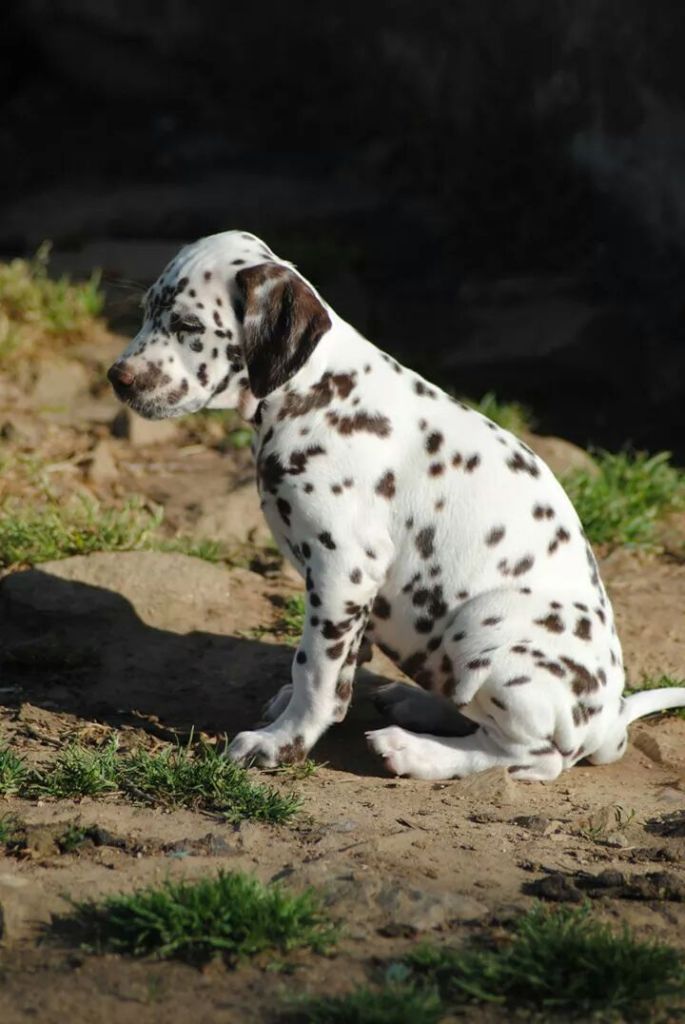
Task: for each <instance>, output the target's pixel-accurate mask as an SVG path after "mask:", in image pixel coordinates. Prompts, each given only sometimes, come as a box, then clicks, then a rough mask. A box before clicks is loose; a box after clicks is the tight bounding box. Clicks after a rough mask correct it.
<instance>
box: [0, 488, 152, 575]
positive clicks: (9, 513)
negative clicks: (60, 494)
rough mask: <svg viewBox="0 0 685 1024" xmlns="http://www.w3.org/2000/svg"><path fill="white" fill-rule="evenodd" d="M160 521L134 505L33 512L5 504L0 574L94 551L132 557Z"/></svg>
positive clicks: (86, 503) (0, 521)
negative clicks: (133, 552) (121, 552)
mask: <svg viewBox="0 0 685 1024" xmlns="http://www.w3.org/2000/svg"><path fill="white" fill-rule="evenodd" d="M161 521H162V512H161V511H156V512H150V511H148V510H147V509H145V508H144V507H143V506H142V504H141V502H140V501H137V500H135V499H134V500H131V501H129V502H127V503H126V505H125V506H124V507H123V508H121V509H112V508H102V507H101V506H100V505H99V504H98V503H97V502H95V501H91V500H90V499H85V498H75V499H74V500H72V501H71V502H69V503H68V504H67V505H60V504H59V503H58V502H57V501H56V500H51V501H49V502H48V504H47V505H44V506H42V507H38V508H36V507H34V506H27V505H21V506H18V505H15V504H13V503H10V502H7V503H5V505H4V506H3V507H2V517H1V518H0V568H8V567H10V566H18V565H36V564H38V563H40V562H49V561H51V560H53V559H58V558H68V557H69V556H71V555H86V554H90V553H91V552H92V551H130V550H133V549H136V548H140V547H142V546H144V545H146V544H149V542H150V538H151V535H152V534H153V532H154V531H155V530H156V529H157V528H158V527H159V525H160V523H161Z"/></svg>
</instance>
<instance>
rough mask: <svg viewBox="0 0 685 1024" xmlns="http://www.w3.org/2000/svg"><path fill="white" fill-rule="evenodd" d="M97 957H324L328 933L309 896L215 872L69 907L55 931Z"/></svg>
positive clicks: (191, 959)
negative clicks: (303, 952)
mask: <svg viewBox="0 0 685 1024" xmlns="http://www.w3.org/2000/svg"><path fill="white" fill-rule="evenodd" d="M58 930H60V931H62V932H63V933H66V934H69V935H71V936H72V937H74V938H78V939H79V940H80V942H81V944H83V945H85V946H86V947H87V948H90V949H91V950H94V951H95V952H98V953H104V952H114V953H124V954H128V955H130V956H145V957H154V958H156V959H169V958H177V959H181V960H185V961H187V962H189V963H192V964H203V963H206V962H208V961H209V960H211V959H213V958H215V957H218V956H220V957H223V958H224V959H226V960H227V961H228V962H229V963H235V962H236V961H239V960H242V959H244V958H246V957H251V956H255V955H256V954H258V953H262V952H264V951H267V950H268V951H278V952H281V953H286V952H288V951H289V950H292V949H295V948H297V947H303V946H305V947H308V948H309V949H312V950H315V951H317V952H324V951H325V950H326V949H328V948H329V946H330V945H331V944H332V943H333V942H334V931H333V928H332V926H331V925H330V923H329V922H328V921H327V920H326V918H325V917H324V915H323V914H322V912H321V910H320V907H319V900H318V897H317V896H316V894H315V893H314V892H312V891H307V892H304V893H301V894H299V895H294V894H290V893H288V892H286V891H285V890H283V889H282V888H281V887H280V886H278V885H267V886H265V885H262V884H261V883H260V882H258V881H257V880H256V879H254V878H250V877H249V876H247V875H244V874H237V873H228V872H223V871H221V872H219V874H218V875H217V876H216V878H204V879H201V880H200V881H198V882H173V881H166V882H165V883H163V884H162V885H161V886H158V887H154V886H151V887H149V888H145V889H140V890H139V891H137V892H134V893H132V894H130V895H117V896H111V897H109V898H108V899H105V900H104V901H103V902H101V903H94V902H85V903H77V904H75V909H74V914H73V915H71V917H70V918H67V919H66V920H63V922H62V923H61V927H60V928H59V929H58Z"/></svg>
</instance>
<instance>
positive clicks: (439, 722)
mask: <svg viewBox="0 0 685 1024" xmlns="http://www.w3.org/2000/svg"><path fill="white" fill-rule="evenodd" d="M371 699H372V700H373V703H374V704H375V705H376V707H377V708H378V710H379V711H380V712H381V714H382V715H385V716H386V717H387V718H389V719H390V721H391V722H393V723H394V724H395V725H401V726H403V728H405V729H409V730H410V731H411V732H419V733H431V734H432V735H437V736H468V735H469V734H470V733H472V732H475V731H476V729H477V728H478V726H477V725H476V723H475V722H472V721H471V720H470V719H468V718H465V717H464V716H463V715H462V714H460V712H459V711H458V710H457V708H456V707H455V705H454V702H453V701H451V700H448V698H447V697H442V696H440V695H439V694H435V693H429V692H427V691H426V690H422V689H420V687H418V686H412V685H410V684H409V683H386V684H385V685H384V686H379V687H378V689H377V690H376V691H375V693H374V694H373V695H372V698H371Z"/></svg>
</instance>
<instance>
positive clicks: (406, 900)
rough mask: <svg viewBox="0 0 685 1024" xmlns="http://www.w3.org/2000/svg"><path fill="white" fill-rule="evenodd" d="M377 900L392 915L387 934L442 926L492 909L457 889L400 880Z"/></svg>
mask: <svg viewBox="0 0 685 1024" xmlns="http://www.w3.org/2000/svg"><path fill="white" fill-rule="evenodd" d="M376 902H377V903H378V906H379V907H380V909H381V910H382V911H383V912H384V913H385V914H386V915H387V916H388V917H389V918H390V921H389V922H388V923H387V924H385V925H383V927H382V931H383V933H384V934H393V935H398V934H413V933H416V932H425V931H430V930H432V929H434V928H441V927H442V926H444V925H447V924H450V923H452V922H453V921H476V920H479V919H480V918H482V917H484V916H485V914H487V912H488V910H487V907H485V906H484V905H483V904H482V903H479V902H478V901H477V900H474V899H473V898H472V897H470V896H464V895H462V894H461V893H455V892H424V891H421V890H420V889H408V888H404V887H403V886H398V885H396V884H391V885H385V886H383V888H382V889H381V891H380V892H379V893H378V895H377V897H376Z"/></svg>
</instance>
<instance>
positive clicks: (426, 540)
mask: <svg viewBox="0 0 685 1024" xmlns="http://www.w3.org/2000/svg"><path fill="white" fill-rule="evenodd" d="M434 541H435V527H434V526H425V527H424V528H423V530H419V532H418V533H417V535H416V541H415V543H416V547H417V549H418V552H419V554H420V555H421V557H422V558H430V557H431V555H432V554H433V553H434V551H435V548H434V546H433V544H434Z"/></svg>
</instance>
